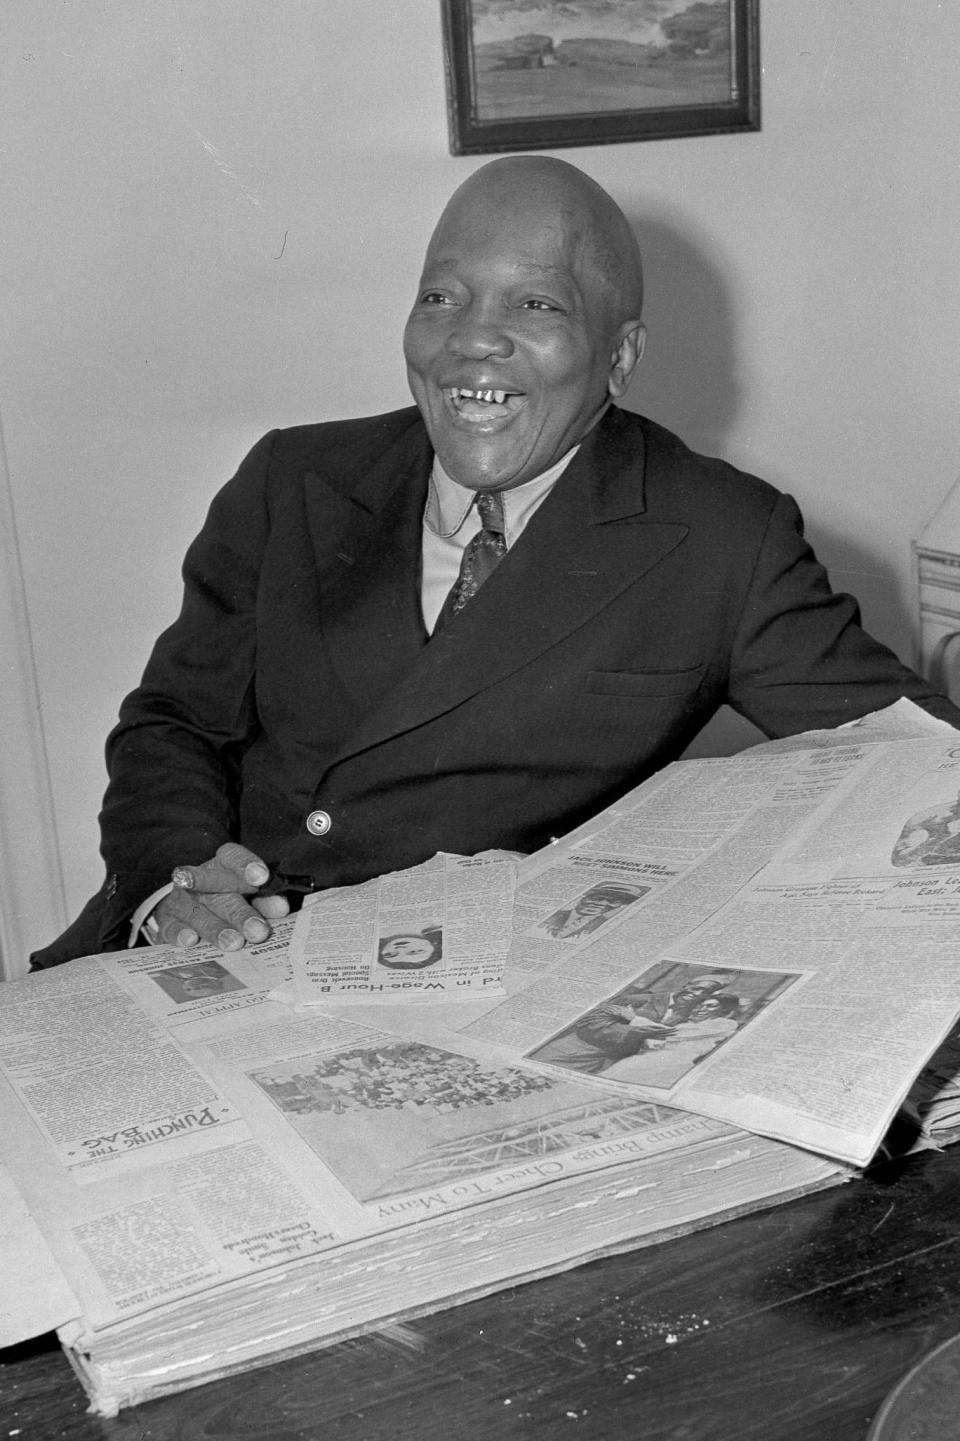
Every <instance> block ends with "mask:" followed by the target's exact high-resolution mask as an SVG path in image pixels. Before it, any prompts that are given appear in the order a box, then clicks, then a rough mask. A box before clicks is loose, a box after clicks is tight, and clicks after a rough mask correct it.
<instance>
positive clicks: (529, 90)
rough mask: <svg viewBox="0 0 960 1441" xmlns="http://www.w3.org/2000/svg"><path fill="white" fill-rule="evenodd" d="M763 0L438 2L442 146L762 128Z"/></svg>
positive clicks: (530, 145) (546, 144) (507, 146)
mask: <svg viewBox="0 0 960 1441" xmlns="http://www.w3.org/2000/svg"><path fill="white" fill-rule="evenodd" d="M759 8H760V0H679V3H678V0H623V3H622V4H619V5H617V4H614V5H611V4H610V3H609V0H442V17H443V41H444V59H445V66H446V83H447V106H448V118H449V132H450V150H451V153H452V154H454V155H482V154H491V153H497V152H501V151H507V150H553V149H558V148H561V147H564V146H570V145H609V144H612V143H617V142H622V141H632V140H667V139H673V138H677V137H680V136H690V135H724V134H730V133H735V132H740V131H751V130H759V129H760V41H759V28H760V25H759Z"/></svg>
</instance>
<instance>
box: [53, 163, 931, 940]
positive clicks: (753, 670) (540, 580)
mask: <svg viewBox="0 0 960 1441" xmlns="http://www.w3.org/2000/svg"><path fill="white" fill-rule="evenodd" d="M641 304H642V277H641V267H640V257H639V253H638V251H637V246H636V241H635V239H634V237H633V234H632V232H631V230H630V227H629V225H628V224H627V222H626V220H625V218H624V216H623V215H622V213H621V212H620V210H619V209H618V208H617V206H616V205H615V204H614V202H613V201H612V200H611V198H610V197H609V196H608V195H607V194H606V193H605V192H604V191H603V190H601V189H600V187H599V186H598V185H596V184H595V183H594V182H593V181H592V180H590V179H589V178H588V177H587V176H585V175H584V174H582V173H581V172H580V171H578V170H576V169H575V168H574V167H573V166H570V165H567V164H566V163H565V162H563V161H560V160H556V159H552V158H549V157H546V156H511V157H505V158H501V159H498V160H495V161H493V162H492V163H490V164H489V165H485V166H484V167H482V168H481V169H480V170H478V171H477V172H476V173H474V174H473V175H471V176H470V178H469V179H468V180H466V181H465V182H464V184H463V185H462V186H461V187H460V188H459V190H457V191H456V193H455V194H454V196H453V198H452V199H451V201H450V203H449V204H448V206H447V208H446V209H445V211H444V212H443V215H442V216H441V218H440V222H439V224H438V226H437V229H436V231H435V232H434V235H433V238H432V240H431V242H430V245H429V248H428V251H427V256H426V262H425V267H424V272H423V276H422V279H421V283H420V289H419V292H418V294H417V298H416V300H415V303H414V306H413V310H412V311H411V314H410V318H409V320H408V322H407V327H406V332H405V336H404V349H405V354H406V359H407V366H408V373H409V378H410V385H411V389H412V391H413V395H414V399H415V400H416V403H417V404H416V409H408V410H402V411H398V412H395V413H393V414H389V415H381V416H376V417H373V418H371V419H366V420H357V421H345V422H341V423H336V424H329V425H319V426H301V427H296V428H294V429H291V430H287V431H280V432H275V433H273V434H272V435H270V436H267V437H266V438H265V439H264V440H262V441H261V442H260V443H259V444H258V445H257V446H255V447H254V449H253V451H251V453H250V455H249V456H248V457H247V459H246V460H245V461H244V462H243V464H242V466H241V467H240V470H239V471H238V473H237V475H236V476H235V477H234V479H233V480H232V481H231V482H230V483H229V484H228V485H227V486H226V487H225V488H224V489H223V490H222V491H221V492H220V494H219V495H218V496H217V498H216V499H215V500H214V502H213V506H212V508H211V510H210V514H209V516H208V518H207V522H206V524H205V525H204V528H203V530H202V532H201V534H200V535H199V537H198V538H197V540H196V541H195V542H194V544H193V545H192V546H191V548H190V550H189V552H188V555H187V558H186V562H185V567H184V576H185V597H184V607H183V611H182V613H181V616H180V618H179V620H178V621H177V622H176V623H175V625H174V626H172V627H171V628H170V629H169V630H168V631H166V632H165V633H164V635H163V636H161V638H160V640H159V641H158V643H157V646H156V648H155V650H154V653H153V655H152V657H151V659H150V662H149V664H148V666H147V669H146V672H145V674H144V678H143V681H142V683H141V685H140V687H139V688H138V689H137V690H136V691H135V692H134V693H133V694H132V695H131V696H129V697H128V698H127V700H126V701H125V702H124V705H123V707H122V709H121V715H120V722H119V725H118V726H117V728H116V729H115V730H114V732H113V734H112V736H111V737H110V740H109V742H108V765H109V771H110V786H109V788H108V791H107V795H106V800H105V803H104V809H103V812H102V816H101V827H102V851H103V855H104V858H105V861H106V866H107V880H106V881H105V883H104V887H103V889H102V890H101V892H100V893H99V894H98V895H97V896H96V897H94V899H93V900H92V901H91V902H90V903H88V906H87V908H86V909H85V911H84V912H83V914H82V915H81V917H80V918H79V919H78V920H77V921H76V922H75V923H74V925H73V926H72V927H71V928H70V930H69V931H68V932H66V933H65V935H64V936H63V937H61V938H60V940H59V941H58V942H55V943H54V945H53V946H51V947H48V948H47V950H46V951H44V952H41V953H40V954H39V955H38V956H37V957H36V958H35V963H36V964H38V965H50V964H56V963H58V962H59V961H62V960H67V959H69V958H70V957H71V956H74V955H78V954H83V953H85V952H88V951H96V950H103V949H107V948H111V947H118V946H123V945H125V944H127V940H128V935H129V927H130V918H131V912H133V911H134V910H135V908H136V907H138V906H139V905H140V903H141V902H145V901H147V900H148V898H149V897H150V896H151V893H152V892H154V891H155V889H156V888H157V887H160V886H162V885H163V884H164V883H165V882H167V881H168V880H169V878H170V874H171V871H172V870H173V871H175V876H176V879H177V880H178V882H179V884H177V885H175V886H174V888H173V890H172V891H171V892H170V894H169V895H167V896H165V897H163V899H161V900H160V901H159V903H158V904H157V906H156V910H155V913H154V926H155V933H156V935H157V937H158V938H159V939H161V940H167V941H170V942H178V943H180V944H190V943H193V942H196V941H197V940H198V939H200V940H204V941H209V942H213V943H215V944H219V945H220V946H221V947H223V948H224V949H230V948H235V947H239V946H242V945H243V944H244V942H245V940H257V939H260V938H262V937H263V936H265V934H266V933H267V932H268V929H269V920H270V919H271V918H272V917H274V916H276V915H278V914H282V913H283V912H284V911H285V909H286V905H287V898H288V897H291V896H293V897H296V895H297V894H302V893H303V891H305V890H309V889H314V888H323V887H328V886H335V885H344V884H352V883H355V882H359V881H363V880H366V879H367V878H369V877H371V876H373V875H376V874H378V873H382V872H385V871H390V870H394V869H397V868H400V867H404V866H409V865H412V864H415V863H416V862H418V861H421V860H423V859H425V858H426V857H428V856H430V855H432V854H434V853H435V852H436V851H437V850H446V851H453V852H461V853H472V852H476V851H480V850H483V849H486V848H488V847H501V848H505V849H509V850H517V851H531V850H533V849H535V848H537V847H539V846H541V845H543V844H545V843H546V842H547V841H548V840H549V839H550V837H551V836H555V835H557V834H561V833H562V832H564V831H566V830H568V829H570V828H571V827H573V826H575V825H577V824H579V823H580V822H582V821H583V820H585V819H587V818H588V817H589V816H590V815H591V814H593V813H595V812H596V811H598V810H600V809H601V808H603V807H604V806H606V805H608V804H610V803H611V802H612V801H613V800H614V799H616V798H617V797H618V796H619V795H621V794H622V793H623V792H624V791H626V790H628V789H629V788H631V787H632V786H634V785H637V784H638V783H639V782H640V781H642V780H643V779H644V778H645V777H646V776H648V775H650V774H652V773H653V772H654V771H656V770H657V769H659V768H660V767H661V766H663V765H664V764H666V763H667V762H669V761H671V760H674V759H676V757H677V756H678V755H679V754H680V753H681V752H682V751H683V749H684V748H685V746H686V745H687V743H688V742H689V741H690V740H691V739H692V738H693V736H694V735H695V734H696V733H697V731H699V730H700V728H701V727H702V726H703V725H704V723H705V722H706V721H707V720H708V719H709V717H710V716H711V715H712V714H713V713H714V712H715V711H716V710H717V708H718V707H719V706H720V705H722V704H724V703H725V702H729V703H730V704H731V705H732V706H733V707H734V708H735V709H737V710H739V711H740V712H741V713H742V714H744V715H746V716H748V717H749V718H750V719H752V720H753V721H755V722H756V723H757V724H758V725H759V726H760V727H761V728H762V729H763V730H764V731H765V732H766V733H767V734H768V735H785V734H790V733H794V732H796V731H800V730H804V729H806V728H808V727H813V726H832V725H837V724H839V723H841V722H843V721H847V720H851V719H854V718H855V717H857V716H859V715H863V714H865V713H867V712H868V711H871V710H874V709H877V708H878V707H880V706H883V705H886V704H888V703H890V702H892V701H894V700H896V699H897V698H898V697H900V696H902V695H906V696H909V697H910V698H912V699H914V700H916V701H918V702H919V703H920V704H921V705H924V706H926V707H927V708H928V709H930V710H933V711H934V712H935V713H938V714H940V715H945V716H948V717H949V718H950V719H951V720H953V721H955V722H957V723H958V724H960V713H958V712H957V711H955V710H954V709H953V707H951V706H950V705H949V703H948V702H946V701H944V700H943V699H942V698H938V697H936V696H935V694H934V692H933V691H932V690H931V689H930V687H929V686H927V685H926V683H925V682H924V681H922V680H921V679H920V678H919V677H918V676H916V675H914V674H913V673H912V672H911V671H909V670H907V669H906V668H905V667H903V666H901V665H900V663H899V662H898V661H897V660H896V658H895V657H894V656H893V655H891V654H890V652H889V651H887V650H885V649H884V648H883V647H882V646H880V645H878V644H877V643H876V642H875V641H873V640H872V639H870V638H869V637H868V636H866V635H865V634H864V632H863V631H862V630H861V629H860V628H859V624H858V613H857V608H856V605H855V603H854V602H853V601H852V600H851V599H850V598H849V597H846V596H838V595H834V594H832V593H831V591H830V588H829V585H828V582H827V580H826V577H825V575H824V573H823V571H822V570H821V569H820V567H819V566H818V565H817V563H816V561H815V559H814V557H813V556H812V554H811V552H810V551H809V549H808V548H807V547H806V546H805V545H804V542H803V540H802V538H801V534H800V530H801V526H800V519H799V516H798V514H797V511H796V508H795V506H794V505H793V503H792V502H791V501H790V500H789V499H788V498H786V497H784V496H781V495H779V494H778V493H777V492H776V491H774V490H772V489H771V488H770V487H768V486H766V485H765V484H764V483H763V482H761V481H758V480H756V479H754V478H752V477H748V476H743V475H740V474H738V473H737V472H736V471H734V470H732V469H731V468H730V467H728V466H725V465H723V464H721V463H719V462H716V461H711V460H706V459H704V458H702V457H698V456H695V455H693V454H692V453H691V452H689V451H688V450H687V449H686V448H685V447H684V446H683V444H682V443H681V442H680V441H678V440H677V439H676V438H675V437H673V436H671V435H669V434H668V433H667V432H666V431H664V430H663V429H661V428H660V427H658V426H656V425H654V424H653V423H651V422H648V421H645V420H643V419H641V418H640V417H638V416H634V415H632V414H629V413H627V412H625V411H623V410H620V409H618V408H616V407H615V406H613V405H612V402H613V401H615V400H617V399H618V398H619V397H621V396H622V395H623V393H624V391H625V390H626V388H627V385H628V383H629V381H630V378H631V376H632V374H633V371H634V368H635V366H636V364H637V362H638V360H639V359H640V356H641V354H642V351H643V338H644V332H643V325H642V322H641V318H640V316H641ZM475 497H479V499H478V503H477V506H474V504H473V501H474V498H475ZM489 497H498V498H499V499H498V500H497V499H494V500H490V499H489ZM481 506H482V508H483V511H484V518H483V519H481V517H480V515H479V513H478V511H479V507H481ZM501 510H502V514H500V513H499V512H500V511H501ZM474 540H475V541H476V545H473V546H471V545H470V544H469V542H471V541H474ZM461 561H463V562H464V576H463V583H462V585H461V584H459V583H458V584H457V586H456V592H455V593H456V600H455V602H454V603H453V605H451V606H450V607H447V606H446V605H445V602H444V595H445V594H446V592H447V591H448V590H450V589H452V588H453V587H454V582H455V581H456V580H457V575H458V569H459V567H460V564H461ZM467 561H469V564H468V563H467ZM496 562H499V563H496ZM494 564H496V568H495V569H494ZM481 580H482V582H483V583H482V585H481V584H480V582H481ZM466 597H472V598H469V599H468V600H467V603H466V604H465V605H463V607H462V609H459V611H458V613H453V614H452V615H451V614H450V612H451V611H457V607H459V606H460V603H461V601H462V600H463V599H464V598H466ZM441 612H442V614H441ZM438 619H439V621H440V623H439V624H438ZM245 896H249V897H250V900H251V901H252V904H250V903H248V901H247V900H246V899H245ZM151 903H152V902H151Z"/></svg>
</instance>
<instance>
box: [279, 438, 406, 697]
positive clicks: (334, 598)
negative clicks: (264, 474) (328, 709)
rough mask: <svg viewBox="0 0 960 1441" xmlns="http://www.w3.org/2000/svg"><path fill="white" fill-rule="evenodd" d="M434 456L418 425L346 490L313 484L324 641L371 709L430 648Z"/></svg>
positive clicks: (309, 482) (311, 515) (313, 478)
mask: <svg viewBox="0 0 960 1441" xmlns="http://www.w3.org/2000/svg"><path fill="white" fill-rule="evenodd" d="M431 459H432V452H431V450H430V446H429V442H428V441H427V438H426V432H425V431H424V430H423V427H422V426H418V427H415V428H414V429H413V430H412V431H410V432H407V433H405V434H404V435H403V436H402V437H401V438H400V440H399V441H398V442H397V443H396V444H394V445H392V446H390V448H389V449H388V450H387V451H386V452H381V454H380V455H378V456H377V458H376V459H375V460H374V461H373V462H372V463H371V464H370V465H369V467H367V468H366V469H364V471H363V473H362V474H358V475H357V477H356V481H355V483H354V484H353V485H352V488H350V489H349V490H348V491H347V493H346V494H344V493H343V492H342V491H340V490H336V491H335V490H333V489H332V487H331V486H330V485H328V484H327V482H326V481H324V480H323V478H322V477H321V476H319V475H317V474H314V473H308V474H307V475H306V476H305V478H304V484H305V496H306V506H307V520H308V525H309V527H310V533H311V538H312V541H313V548H314V554H315V557H316V564H317V576H318V586H319V593H320V594H319V601H320V611H321V617H322V626H323V641H324V645H325V647H326V650H327V654H328V656H329V658H330V660H331V662H332V664H333V666H334V667H335V669H336V670H337V672H338V674H339V675H340V677H341V679H342V680H343V681H344V683H345V684H346V685H347V687H348V689H349V690H350V691H351V692H352V693H353V695H354V696H355V697H356V699H357V700H358V702H359V703H361V704H362V705H363V706H364V707H365V708H366V709H368V708H369V707H370V706H371V705H376V704H377V703H378V702H379V701H380V700H381V698H382V697H383V695H384V693H385V692H387V691H389V689H390V686H391V684H392V683H393V681H394V679H395V677H396V676H397V675H398V674H399V675H402V674H403V673H404V672H405V671H406V670H408V669H409V667H410V666H412V665H414V664H415V663H416V660H417V657H418V656H419V654H420V652H421V650H422V649H423V648H424V646H425V645H426V642H427V633H426V631H425V629H424V625H423V616H422V611H421V605H420V555H421V549H422V534H421V529H422V518H423V507H424V504H425V501H426V490H427V480H428V477H429V472H430V463H431ZM338 479H341V480H343V478H342V477H338ZM345 483H346V484H347V485H349V484H350V478H349V477H346V478H345Z"/></svg>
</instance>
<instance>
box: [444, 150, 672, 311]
mask: <svg viewBox="0 0 960 1441" xmlns="http://www.w3.org/2000/svg"><path fill="white" fill-rule="evenodd" d="M485 209H489V210H490V212H491V214H493V215H497V216H499V217H500V218H503V217H506V216H511V217H513V218H514V220H515V221H516V222H517V224H518V225H519V226H524V227H526V228H528V229H529V231H530V234H531V236H534V235H536V234H538V233H541V232H542V231H543V230H544V228H546V230H548V231H556V232H558V233H563V234H564V235H565V237H566V239H567V241H568V243H569V244H570V246H571V251H572V253H573V254H574V255H576V256H577V257H578V259H579V260H580V262H581V263H583V264H585V265H587V266H589V267H590V268H591V269H592V270H593V271H594V272H595V274H596V275H598V276H599V277H601V278H602V279H603V281H605V282H606V284H607V285H608V286H609V288H610V291H611V293H612V295H613V296H615V297H616V304H617V306H618V309H619V311H620V312H621V314H620V318H621V319H625V318H627V317H628V316H630V317H633V318H635V319H637V320H639V318H640V313H641V310H642V308H643V264H642V261H641V258H640V247H639V246H638V245H637V240H636V236H635V235H634V233H633V231H632V230H631V228H630V225H629V222H628V221H627V218H626V216H625V215H624V213H623V211H622V210H621V209H620V207H619V205H618V204H617V203H616V201H615V200H614V199H613V198H612V197H611V196H610V195H608V194H607V192H606V191H605V190H604V189H603V187H602V186H601V185H598V184H597V182H596V181H595V180H593V179H591V177H590V176H589V175H586V174H585V173H584V172H583V171H582V170H578V169H577V167H576V166H575V165H570V164H568V163H567V161H565V160H557V159H555V158H554V157H553V156H550V155H505V156H502V157H500V158H499V159H497V160H491V161H490V162H489V164H487V165H482V166H481V167H480V169H479V170H475V171H474V173H473V174H472V175H470V176H469V177H468V178H467V179H466V180H465V181H464V182H463V184H462V185H460V186H459V187H458V188H457V189H456V190H455V191H454V192H453V195H452V196H451V197H450V199H449V201H448V202H447V205H446V207H445V208H444V211H443V214H442V215H441V216H440V220H439V221H438V223H437V227H436V230H435V231H434V235H433V239H432V240H431V249H432V248H433V247H434V246H435V245H436V244H437V243H438V242H439V243H442V239H443V232H444V229H445V226H447V225H449V224H450V223H451V222H455V221H456V220H457V218H458V217H459V216H460V215H461V214H462V213H463V212H464V211H470V212H472V213H474V214H476V213H478V212H483V211H484V210H485ZM429 253H430V252H429V251H428V254H429Z"/></svg>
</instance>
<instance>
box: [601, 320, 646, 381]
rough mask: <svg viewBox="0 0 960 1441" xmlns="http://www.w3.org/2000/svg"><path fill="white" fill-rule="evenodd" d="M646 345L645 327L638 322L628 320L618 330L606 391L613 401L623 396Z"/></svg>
mask: <svg viewBox="0 0 960 1441" xmlns="http://www.w3.org/2000/svg"><path fill="white" fill-rule="evenodd" d="M646 343H647V327H646V326H645V325H644V324H643V323H642V322H641V321H639V320H628V321H626V322H625V323H624V325H623V326H621V328H620V333H619V337H618V339H617V344H616V346H615V348H614V351H613V354H612V355H611V357H610V374H609V376H608V377H607V389H608V391H609V392H610V394H611V395H612V396H613V398H614V399H616V398H617V396H620V395H622V394H623V392H624V391H625V390H626V388H627V386H628V385H629V384H630V378H631V376H632V375H633V372H634V371H635V370H636V368H637V364H638V362H639V361H640V359H641V357H642V356H643V351H644V347H645V346H646Z"/></svg>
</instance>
